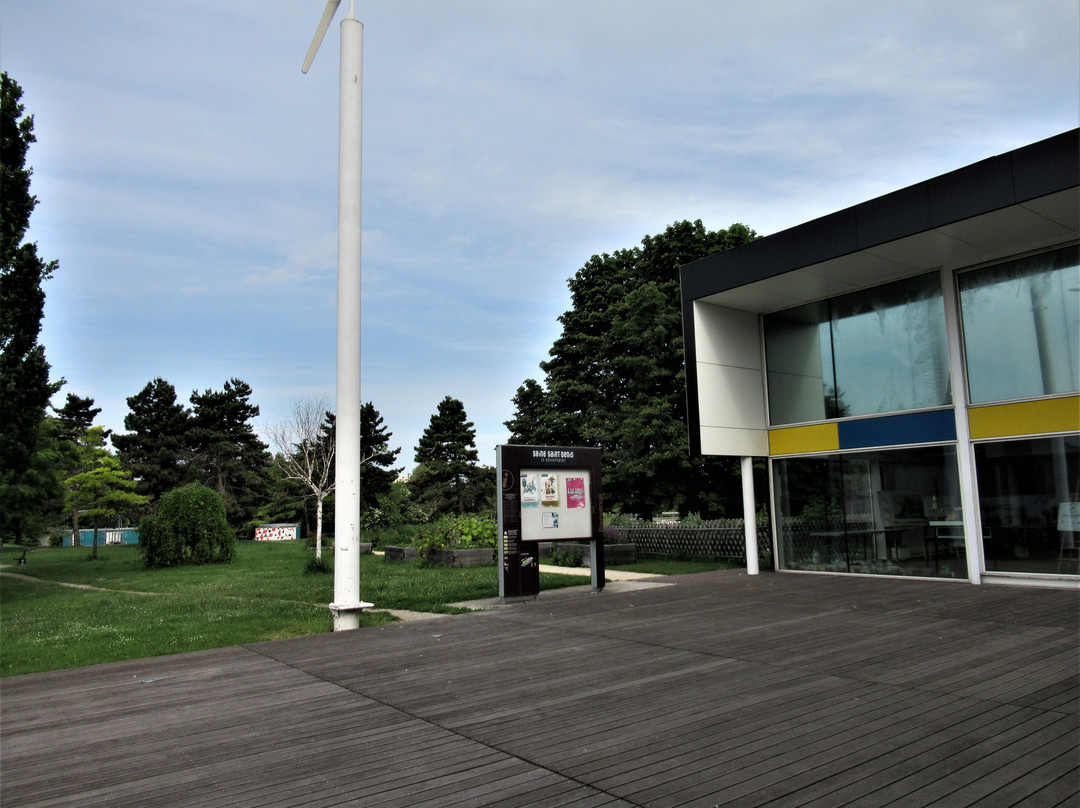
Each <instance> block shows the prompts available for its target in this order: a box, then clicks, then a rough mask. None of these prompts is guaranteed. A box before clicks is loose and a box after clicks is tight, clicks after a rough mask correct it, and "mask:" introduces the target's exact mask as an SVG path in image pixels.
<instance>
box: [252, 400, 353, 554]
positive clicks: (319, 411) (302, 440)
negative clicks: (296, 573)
mask: <svg viewBox="0 0 1080 808" xmlns="http://www.w3.org/2000/svg"><path fill="white" fill-rule="evenodd" d="M327 407H328V403H327V401H326V398H325V397H322V398H305V399H301V400H299V401H297V402H295V403H294V404H293V408H292V412H291V413H290V415H289V419H288V420H287V421H285V422H283V423H280V424H277V425H275V426H273V427H271V428H270V430H269V435H270V442H271V443H273V445H274V448H275V449H277V454H275V455H274V463H275V464H277V466H278V468H280V469H281V471H282V473H283V474H284V475H285V479H287V480H295V481H297V482H299V483H300V485H301V487H302V488H303V489H304V492H305V494H306V495H307V496H308V497H310V498H312V499H314V500H315V558H316V559H322V530H323V501H324V500H325V499H326V498H327V496H329V495H330V493H331V492H332V491H333V490H334V482H335V478H334V454H335V448H336V447H335V441H334V420H333V419H334V416H333V414H332V413H331V412H330V411H329V410H328V409H327Z"/></svg>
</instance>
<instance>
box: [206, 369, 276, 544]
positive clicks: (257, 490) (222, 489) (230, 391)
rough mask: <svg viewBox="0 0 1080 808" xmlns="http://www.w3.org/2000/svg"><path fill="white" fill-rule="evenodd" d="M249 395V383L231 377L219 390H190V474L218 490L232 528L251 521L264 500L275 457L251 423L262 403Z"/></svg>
mask: <svg viewBox="0 0 1080 808" xmlns="http://www.w3.org/2000/svg"><path fill="white" fill-rule="evenodd" d="M250 398H251V387H250V385H248V384H247V383H246V382H244V381H241V380H240V379H230V380H229V381H227V382H225V386H224V388H223V389H222V390H220V391H216V390H205V391H203V392H202V393H199V392H198V391H193V392H192V394H191V405H192V421H191V429H190V430H189V432H188V437H189V441H190V443H191V446H192V449H193V455H192V460H191V473H190V474H189V477H191V478H193V479H194V480H195V481H197V482H201V483H203V484H204V485H206V486H207V487H208V488H212V489H214V490H215V491H217V492H218V494H219V495H220V496H221V498H222V500H223V501H224V502H225V510H226V513H227V514H228V517H229V524H231V525H233V527H240V526H242V525H244V524H245V523H246V522H248V521H249V520H250V519H251V517H252V516H253V515H254V514H255V511H256V509H257V507H258V505H259V504H260V503H261V502H263V501H265V499H266V490H267V482H268V480H267V469H268V467H269V465H270V462H271V458H270V453H269V452H268V451H267V446H266V444H265V443H263V442H262V441H261V440H259V437H258V435H256V434H255V428H254V427H253V426H252V424H251V421H252V419H254V418H255V417H257V416H258V414H259V406H258V405H257V404H251V403H250V402H249V401H248V399H250Z"/></svg>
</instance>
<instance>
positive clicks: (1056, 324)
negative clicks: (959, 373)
mask: <svg viewBox="0 0 1080 808" xmlns="http://www.w3.org/2000/svg"><path fill="white" fill-rule="evenodd" d="M1077 254H1078V248H1077V247H1076V246H1075V245H1074V246H1072V247H1066V248H1063V249H1060V250H1055V251H1052V252H1048V253H1042V254H1040V255H1035V256H1030V257H1028V258H1022V259H1019V260H1016V261H1009V262H1008V263H1004V264H998V265H996V266H992V267H986V268H984V269H977V270H972V271H970V272H965V273H963V274H961V275H960V276H959V285H960V308H961V316H962V320H963V330H964V353H965V356H966V359H967V379H968V395H969V397H970V400H971V402H972V403H983V402H988V401H1007V400H1010V399H1017V398H1030V397H1034V396H1044V395H1055V394H1060V393H1071V392H1076V391H1078V390H1080V266H1078V265H1077V264H1078V261H1077Z"/></svg>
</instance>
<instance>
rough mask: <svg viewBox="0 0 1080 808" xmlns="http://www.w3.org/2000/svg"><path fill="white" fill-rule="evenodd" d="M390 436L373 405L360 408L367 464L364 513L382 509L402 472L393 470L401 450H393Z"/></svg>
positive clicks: (362, 486) (362, 468)
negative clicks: (382, 499)
mask: <svg viewBox="0 0 1080 808" xmlns="http://www.w3.org/2000/svg"><path fill="white" fill-rule="evenodd" d="M393 435H394V433H393V432H390V431H389V430H388V429H387V428H386V425H385V424H384V423H383V418H382V415H380V414H379V411H378V410H377V409H375V405H374V404H372V403H371V402H370V401H368V402H366V403H365V404H364V406H363V407H361V408H360V446H361V448H362V450H363V451H362V454H363V458H364V460H363V463H362V465H361V466H360V511H361V512H364V511H366V510H368V509H370V508H374V507H377V506H378V503H379V499H380V497H385V496H386V495H388V494H389V493H390V488H391V486H392V485H393V484H394V480H396V479H397V478H398V475H399V474H401V472H402V469H401V468H391V466H393V464H394V461H395V460H397V456H398V455H399V454H401V449H391V448H390V438H391V437H393Z"/></svg>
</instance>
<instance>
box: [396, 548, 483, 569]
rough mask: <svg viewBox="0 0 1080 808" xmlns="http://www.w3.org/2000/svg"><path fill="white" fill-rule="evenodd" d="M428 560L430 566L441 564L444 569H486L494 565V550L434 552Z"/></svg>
mask: <svg viewBox="0 0 1080 808" xmlns="http://www.w3.org/2000/svg"><path fill="white" fill-rule="evenodd" d="M410 549H411V548H410ZM429 560H430V561H431V563H432V564H441V565H442V566H444V567H486V566H488V565H489V564H494V563H495V548H494V547H477V548H473V549H469V550H434V551H432V553H431V557H430V559H429Z"/></svg>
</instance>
